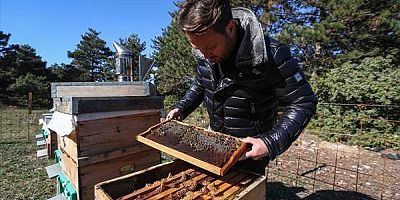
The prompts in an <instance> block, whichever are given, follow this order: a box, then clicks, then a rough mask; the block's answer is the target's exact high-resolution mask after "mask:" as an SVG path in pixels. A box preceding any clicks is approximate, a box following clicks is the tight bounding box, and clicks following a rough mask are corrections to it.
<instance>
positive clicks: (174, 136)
mask: <svg viewBox="0 0 400 200" xmlns="http://www.w3.org/2000/svg"><path fill="white" fill-rule="evenodd" d="M138 141H140V142H143V143H144V144H147V145H149V146H151V147H153V148H155V149H158V150H160V151H162V152H165V153H167V154H170V155H172V156H174V157H176V158H179V159H182V160H184V161H186V162H189V163H191V164H193V165H196V166H198V167H201V168H203V169H205V170H208V171H210V172H213V173H215V174H217V175H224V174H225V172H227V170H228V169H229V168H230V167H231V166H233V164H235V162H236V161H237V160H238V159H239V158H240V157H241V156H242V155H243V153H245V152H246V151H247V150H248V144H246V143H244V142H242V141H240V140H239V139H238V138H235V137H232V136H229V135H225V134H222V133H218V132H214V131H210V130H207V129H203V128H199V127H195V126H192V125H188V124H185V123H182V122H179V121H175V120H171V121H165V122H162V123H160V124H157V125H155V126H153V127H151V128H149V129H148V130H147V131H146V132H144V133H142V134H140V135H138Z"/></svg>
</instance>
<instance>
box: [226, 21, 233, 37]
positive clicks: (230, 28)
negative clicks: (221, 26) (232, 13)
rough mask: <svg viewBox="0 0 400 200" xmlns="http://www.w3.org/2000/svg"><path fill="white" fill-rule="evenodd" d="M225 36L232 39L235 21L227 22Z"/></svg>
mask: <svg viewBox="0 0 400 200" xmlns="http://www.w3.org/2000/svg"><path fill="white" fill-rule="evenodd" d="M225 31H226V34H228V35H229V37H233V35H234V34H235V31H236V21H235V20H233V19H232V20H231V21H229V23H228V25H227V26H226V29H225Z"/></svg>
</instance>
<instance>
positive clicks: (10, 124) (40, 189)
mask: <svg viewBox="0 0 400 200" xmlns="http://www.w3.org/2000/svg"><path fill="white" fill-rule="evenodd" d="M41 113H42V111H34V112H33V113H32V114H30V115H28V111H27V110H24V109H14V108H4V107H3V108H1V110H0V120H1V122H0V158H1V163H0V177H1V180H0V194H1V195H0V199H4V200H9V199H48V198H50V197H52V196H54V195H55V193H56V182H55V180H51V179H48V178H47V174H46V170H45V167H46V166H48V165H51V164H53V163H54V161H53V160H49V159H47V158H37V157H36V151H37V150H38V149H40V148H39V147H37V146H36V139H35V135H36V134H38V133H39V130H40V126H39V124H38V118H39V117H41ZM41 148H43V147H41Z"/></svg>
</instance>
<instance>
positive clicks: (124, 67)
mask: <svg viewBox="0 0 400 200" xmlns="http://www.w3.org/2000/svg"><path fill="white" fill-rule="evenodd" d="M113 46H114V48H115V50H116V56H115V63H116V72H117V73H116V74H117V75H118V82H124V81H132V80H133V78H132V74H133V73H132V72H133V69H132V51H131V50H129V49H128V48H126V47H125V46H123V45H121V44H118V43H117V42H115V41H114V42H113Z"/></svg>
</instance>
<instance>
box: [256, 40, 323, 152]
mask: <svg viewBox="0 0 400 200" xmlns="http://www.w3.org/2000/svg"><path fill="white" fill-rule="evenodd" d="M273 45H274V44H271V49H272V50H271V51H272V52H271V53H272V57H273V58H274V61H275V64H276V65H277V66H278V67H279V71H280V73H281V75H282V77H283V78H284V80H285V83H286V84H285V87H284V88H276V97H277V98H278V101H279V102H280V104H281V105H283V106H284V110H283V113H282V116H281V117H280V118H279V120H278V121H277V123H276V124H275V125H274V127H273V128H272V129H271V130H269V131H267V132H266V133H263V134H261V139H262V140H263V141H264V143H265V144H266V145H267V147H268V150H269V157H270V159H275V157H276V156H278V155H280V154H282V153H283V152H284V151H286V150H287V149H288V148H289V147H290V145H291V144H292V143H293V142H294V141H295V140H296V139H297V138H298V136H299V135H300V133H301V132H302V131H303V129H304V128H305V127H306V126H307V124H308V122H309V121H310V119H311V117H312V116H313V115H314V114H315V111H316V105H317V97H316V95H315V94H314V92H313V91H312V88H311V86H310V84H309V83H308V82H307V81H306V79H305V76H304V74H303V72H302V71H301V70H300V68H299V65H298V62H297V60H296V59H294V58H293V57H292V56H291V54H290V49H289V47H288V46H286V45H278V44H276V46H273Z"/></svg>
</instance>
